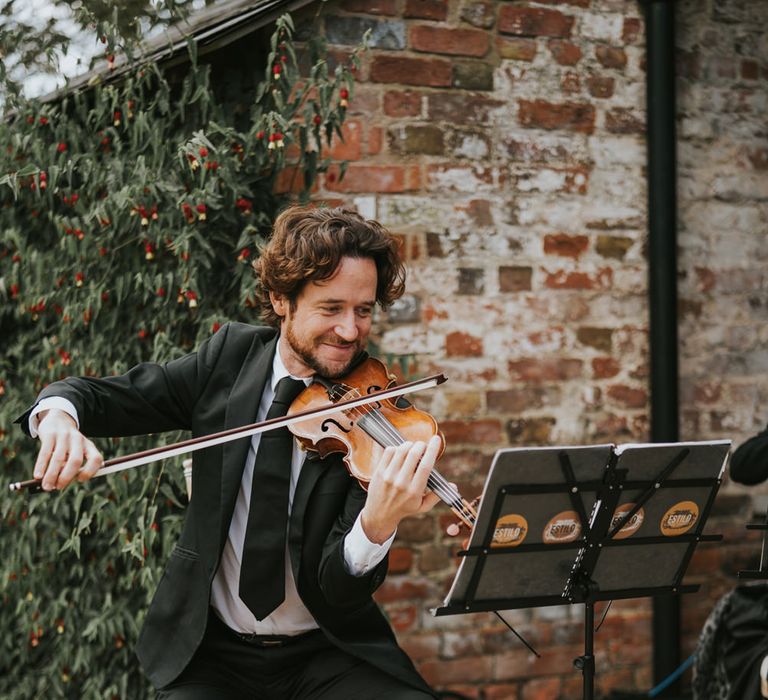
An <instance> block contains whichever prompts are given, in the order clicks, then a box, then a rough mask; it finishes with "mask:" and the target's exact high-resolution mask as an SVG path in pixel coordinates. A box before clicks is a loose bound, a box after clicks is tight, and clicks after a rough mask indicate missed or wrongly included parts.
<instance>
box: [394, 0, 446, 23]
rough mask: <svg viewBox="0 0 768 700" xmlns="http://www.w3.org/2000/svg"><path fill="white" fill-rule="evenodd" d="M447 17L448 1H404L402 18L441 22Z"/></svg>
mask: <svg viewBox="0 0 768 700" xmlns="http://www.w3.org/2000/svg"><path fill="white" fill-rule="evenodd" d="M447 16H448V0H405V9H404V10H403V17H405V18H406V19H431V20H436V21H438V22H441V21H442V20H444V19H445V18H446V17H447Z"/></svg>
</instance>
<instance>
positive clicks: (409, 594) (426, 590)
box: [375, 570, 435, 605]
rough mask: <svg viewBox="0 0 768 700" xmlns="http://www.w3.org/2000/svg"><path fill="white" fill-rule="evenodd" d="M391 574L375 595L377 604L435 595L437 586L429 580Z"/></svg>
mask: <svg viewBox="0 0 768 700" xmlns="http://www.w3.org/2000/svg"><path fill="white" fill-rule="evenodd" d="M389 573H390V575H389V576H388V577H387V578H386V580H385V581H384V583H382V584H381V587H380V588H379V589H378V590H377V591H376V593H375V598H376V602H377V603H379V604H382V605H383V604H385V603H394V602H401V601H406V600H419V599H424V598H428V597H429V596H430V595H432V594H433V593H434V590H435V585H434V584H433V583H432V582H431V581H429V580H428V579H425V578H413V577H408V576H392V575H391V574H392V571H391V570H390V572H389Z"/></svg>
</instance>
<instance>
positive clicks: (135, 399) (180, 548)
mask: <svg viewBox="0 0 768 700" xmlns="http://www.w3.org/2000/svg"><path fill="white" fill-rule="evenodd" d="M276 346H277V335H276V332H275V330H274V329H270V328H257V327H253V326H248V325H244V324H238V323H229V324H226V325H225V326H223V327H222V328H221V329H220V330H219V331H218V332H217V333H216V334H215V335H214V336H212V337H211V338H210V339H208V340H207V341H205V342H204V343H203V344H202V345H201V346H200V348H199V350H198V351H197V352H196V353H192V354H189V355H186V356H184V357H182V358H179V359H177V360H173V361H171V362H168V363H166V364H163V365H160V364H153V363H144V364H140V365H137V366H136V367H134V368H133V369H131V370H130V371H128V372H127V373H126V374H124V375H122V376H119V377H109V378H104V379H94V378H89V377H81V378H70V379H66V380H64V381H61V382H55V383H53V384H50V385H49V386H48V387H46V388H45V390H44V391H43V392H42V393H41V394H40V396H39V397H38V401H39V400H40V399H42V398H45V397H46V396H62V397H64V398H67V399H69V400H70V401H71V402H72V403H73V404H74V406H75V407H76V409H77V412H78V416H79V418H80V430H81V431H82V432H83V434H85V435H87V436H89V437H102V436H124V435H138V434H144V433H156V432H161V431H165V430H175V429H186V430H191V431H192V433H193V435H195V436H197V435H204V434H209V433H212V432H216V431H219V430H224V429H227V428H232V427H236V426H239V425H245V424H248V423H252V422H253V421H255V420H256V412H257V410H258V406H259V402H260V399H261V394H262V392H263V389H264V386H265V384H266V381H267V379H268V377H269V376H270V375H271V371H272V361H273V358H274V353H275V349H276ZM30 410H31V409H30ZM28 416H29V411H28V412H27V413H25V414H24V415H23V416H22V417H21V418H20V419H19V420H20V421H21V422H22V427H23V428H24V430H25V431H27V432H28ZM249 443H250V438H243V439H240V440H237V441H234V442H229V443H226V444H225V445H218V446H215V447H211V448H208V449H206V450H202V451H198V452H195V453H194V457H193V464H194V469H193V472H192V494H193V497H192V499H191V501H190V505H189V508H188V509H187V513H186V517H185V521H184V526H183V530H182V534H181V537H180V539H179V542H178V544H177V545H176V547H175V549H174V550H173V552H172V553H171V557H170V559H169V561H168V564H167V565H166V568H165V572H164V573H163V576H162V578H161V580H160V583H159V585H158V588H157V591H156V593H155V597H154V599H153V601H152V604H151V606H150V608H149V611H148V613H147V617H146V620H145V622H144V626H143V628H142V631H141V634H140V636H139V643H138V647H137V653H138V656H139V659H140V661H141V664H142V666H143V668H144V670H145V672H146V674H147V676H148V677H149V679H150V680H151V682H152V683H153V684H154V685H155V686H156V687H158V688H159V687H162V686H165V685H167V684H168V683H170V682H172V681H173V680H174V679H175V678H176V677H177V676H178V675H179V674H180V673H181V672H182V670H183V669H184V667H185V666H186V665H187V664H188V663H189V661H190V659H191V658H192V655H193V654H194V653H195V650H196V649H197V648H198V646H199V644H200V642H201V640H202V638H203V635H204V633H205V628H206V621H207V616H208V604H209V600H210V591H211V582H212V580H213V577H214V574H215V573H216V570H217V568H218V565H219V558H220V556H221V552H222V549H223V547H224V543H225V541H226V537H227V532H228V530H229V523H230V520H231V517H232V512H233V509H234V505H235V499H236V497H237V493H238V489H239V487H240V479H241V476H242V471H243V467H244V465H245V459H246V455H247V451H248V446H249ZM364 502H365V492H364V491H363V490H362V489H361V488H360V485H359V484H358V483H357V481H356V480H354V479H352V478H351V477H350V476H349V475H348V473H347V471H346V468H345V467H344V465H343V462H342V460H341V458H340V457H339V456H334V455H332V456H329V457H328V458H327V459H324V460H320V459H316V458H307V459H305V461H304V465H303V466H302V470H301V476H300V478H299V481H298V484H297V487H296V493H295V496H294V502H293V509H292V512H291V518H290V524H289V532H288V543H289V545H288V546H289V548H290V553H291V562H292V566H293V575H294V577H295V579H296V585H297V589H298V592H299V595H300V596H301V599H302V601H303V602H304V604H305V605H306V606H307V608H308V609H309V611H310V612H311V613H312V615H313V616H314V618H315V620H316V621H317V623H318V625H319V626H320V628H321V629H322V630H323V632H324V633H325V634H326V635H327V637H328V638H329V639H330V640H331V641H332V642H333V643H334V644H336V645H337V646H339V647H340V648H342V649H344V650H345V651H347V652H349V653H350V654H353V655H355V656H358V657H360V658H362V659H365V660H366V661H368V662H370V663H371V664H373V665H375V666H377V667H378V668H380V669H382V670H384V671H386V672H387V673H390V674H392V675H394V676H397V677H399V678H400V679H402V680H403V681H405V682H406V683H408V684H410V685H412V686H414V687H417V688H420V689H422V690H427V688H426V685H425V684H424V681H423V680H422V678H421V676H419V674H418V673H417V671H416V670H415V668H414V667H413V664H412V663H411V661H410V659H408V657H407V656H406V655H405V653H404V652H403V651H402V650H401V649H400V648H399V647H398V645H397V642H396V640H395V637H394V634H393V632H392V630H391V628H390V626H389V624H388V623H387V621H386V619H385V618H384V616H383V615H382V613H381V611H380V610H379V608H378V606H377V605H376V604H375V602H374V601H373V600H372V598H371V594H372V593H373V592H374V591H375V590H376V588H377V587H378V586H379V585H380V584H381V583H382V581H383V580H384V576H385V574H386V568H387V560H386V559H385V560H384V561H383V562H381V564H379V565H378V566H377V567H376V568H374V569H373V570H372V571H371V572H369V573H368V574H367V575H364V576H360V577H355V576H352V575H350V574H349V573H347V571H346V569H345V567H344V561H343V544H344V537H345V535H346V533H347V532H349V530H350V528H351V527H352V524H353V523H354V521H355V519H356V518H357V515H358V513H359V512H360V510H361V509H362V507H363V504H364Z"/></svg>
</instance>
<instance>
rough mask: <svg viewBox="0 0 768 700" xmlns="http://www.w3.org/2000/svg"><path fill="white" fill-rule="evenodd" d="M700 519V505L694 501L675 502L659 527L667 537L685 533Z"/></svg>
mask: <svg viewBox="0 0 768 700" xmlns="http://www.w3.org/2000/svg"><path fill="white" fill-rule="evenodd" d="M698 519H699V507H698V506H697V505H696V504H695V503H694V502H693V501H680V503H675V505H673V506H672V507H671V508H670V509H669V510H668V511H667V512H666V513H664V517H662V519H661V523H660V524H659V527H660V529H661V534H662V535H665V536H666V537H676V536H677V535H684V534H685V533H686V532H688V530H690V529H691V528H692V527H693V526H694V525H695V524H696V521H697V520H698Z"/></svg>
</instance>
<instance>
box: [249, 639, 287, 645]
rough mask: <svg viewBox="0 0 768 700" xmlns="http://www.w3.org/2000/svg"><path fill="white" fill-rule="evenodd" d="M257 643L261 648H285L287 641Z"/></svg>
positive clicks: (267, 640) (260, 640) (261, 641)
mask: <svg viewBox="0 0 768 700" xmlns="http://www.w3.org/2000/svg"><path fill="white" fill-rule="evenodd" d="M256 643H257V644H258V645H259V646H260V647H282V646H285V640H283V639H258V640H257V641H256Z"/></svg>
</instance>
